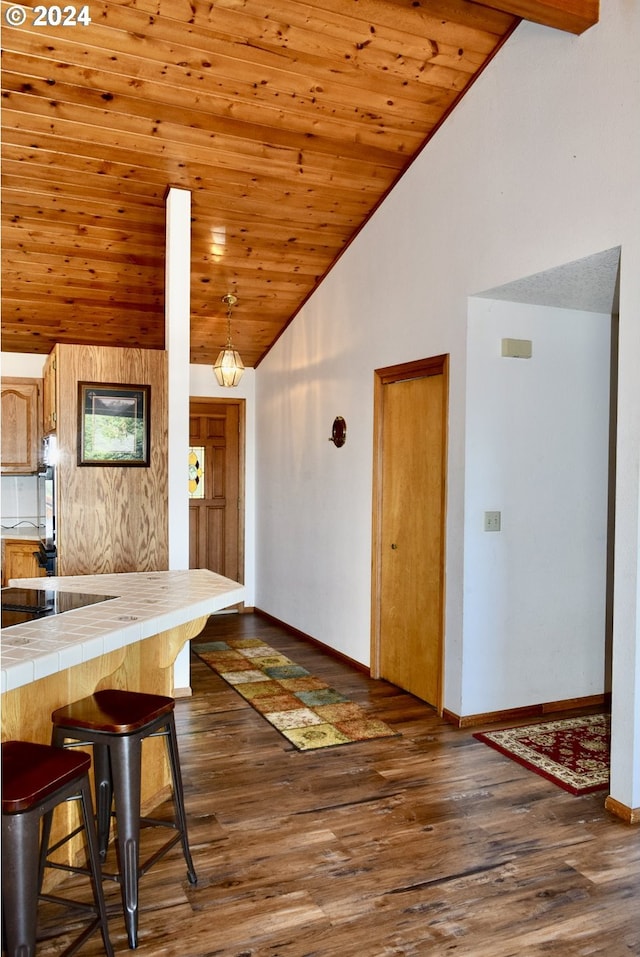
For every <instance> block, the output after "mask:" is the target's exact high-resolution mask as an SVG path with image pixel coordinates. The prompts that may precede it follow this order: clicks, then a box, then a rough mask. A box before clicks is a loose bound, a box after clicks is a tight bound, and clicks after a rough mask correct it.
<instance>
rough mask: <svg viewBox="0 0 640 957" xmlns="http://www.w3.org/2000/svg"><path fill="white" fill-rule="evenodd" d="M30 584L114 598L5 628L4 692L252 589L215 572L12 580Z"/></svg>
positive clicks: (0, 640)
mask: <svg viewBox="0 0 640 957" xmlns="http://www.w3.org/2000/svg"><path fill="white" fill-rule="evenodd" d="M10 584H12V585H19V586H20V587H22V588H39V589H45V590H49V589H50V590H52V591H60V592H63V591H64V592H82V593H83V594H92V595H113V596H114V597H113V600H112V601H103V602H98V603H97V604H94V605H87V606H86V607H84V608H76V609H74V610H72V611H66V612H64V614H61V615H52V616H51V617H49V618H41V619H39V620H38V621H33V622H26V623H25V624H22V625H12V626H11V627H10V628H3V629H2V631H1V632H0V646H1V651H2V671H1V681H2V684H1V686H0V690H2V692H5V691H12V690H13V689H15V688H20V687H21V686H22V685H27V684H30V683H31V682H32V681H37V680H38V679H39V678H46V677H47V676H48V675H52V674H56V673H57V672H59V671H64V670H65V669H66V668H70V667H73V666H74V665H79V664H82V662H83V661H90V660H91V659H92V658H97V657H99V656H100V655H103V654H107V653H108V652H110V651H115V650H116V649H118V648H122V647H124V646H125V645H130V644H133V643H134V642H136V641H142V640H143V639H144V638H149V637H151V636H152V635H157V634H159V633H160V632H162V631H167V630H168V629H169V628H175V627H177V626H178V625H183V624H185V622H188V621H193V620H194V619H195V618H200V617H202V616H204V615H210V614H212V613H213V612H214V611H219V610H220V609H222V608H228V607H229V606H230V605H235V604H236V603H237V602H240V601H242V600H243V598H244V586H243V585H240V584H239V583H238V582H234V581H231V579H229V578H223V577H222V575H216V574H215V573H214V572H211V571H208V570H207V569H203V568H200V569H191V570H186V571H174V572H127V573H124V574H120V575H72V576H69V577H54V578H21V579H12V580H11V582H10Z"/></svg>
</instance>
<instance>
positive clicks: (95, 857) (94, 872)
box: [80, 778, 113, 957]
mask: <svg viewBox="0 0 640 957" xmlns="http://www.w3.org/2000/svg"><path fill="white" fill-rule="evenodd" d="M80 807H81V809H82V821H83V823H84V830H85V835H86V838H87V854H88V857H89V870H90V872H91V874H90V876H91V884H92V887H93V898H94V900H95V903H96V910H97V919H98V921H99V923H100V931H101V933H102V941H103V943H104V949H105V951H106V953H107V957H113V947H112V945H111V940H110V938H109V931H108V929H107V906H106V904H105V900H104V893H103V890H102V873H101V870H100V851H99V848H98V838H97V835H96V830H95V826H94V823H93V809H92V803H91V789H90V788H89V779H88V778H87V779H86V780H85V781H84V782H83V784H82V786H81V788H80Z"/></svg>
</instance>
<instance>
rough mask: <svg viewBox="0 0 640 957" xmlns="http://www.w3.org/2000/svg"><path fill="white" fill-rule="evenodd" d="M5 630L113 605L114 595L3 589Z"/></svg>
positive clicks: (0, 593)
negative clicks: (97, 605) (90, 607)
mask: <svg viewBox="0 0 640 957" xmlns="http://www.w3.org/2000/svg"><path fill="white" fill-rule="evenodd" d="M0 597H1V604H2V609H1V610H2V628H8V627H9V626H10V625H20V624H22V623H23V622H25V621H36V620H37V619H38V618H47V617H48V616H49V615H61V614H62V613H63V612H65V611H72V609H74V608H84V607H85V605H94V604H95V603H96V602H99V601H109V599H111V598H113V597H114V596H113V595H83V594H82V593H80V592H70V591H53V590H51V589H44V588H43V589H40V588H14V587H9V588H3V589H2V590H1V591H0Z"/></svg>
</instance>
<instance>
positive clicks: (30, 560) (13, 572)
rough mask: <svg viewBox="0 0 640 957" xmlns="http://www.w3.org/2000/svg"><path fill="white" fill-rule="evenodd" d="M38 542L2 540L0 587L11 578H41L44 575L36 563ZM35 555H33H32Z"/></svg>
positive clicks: (32, 540)
mask: <svg viewBox="0 0 640 957" xmlns="http://www.w3.org/2000/svg"><path fill="white" fill-rule="evenodd" d="M37 552H38V542H37V541H35V540H34V539H24V538H16V539H12V538H3V539H2V587H3V588H4V587H5V585H6V584H7V583H8V582H9V580H10V579H11V578H42V577H43V576H44V574H45V571H44V569H43V568H40V566H39V565H38V562H37V561H36V557H35V556H36V554H37ZM34 553H35V554H34Z"/></svg>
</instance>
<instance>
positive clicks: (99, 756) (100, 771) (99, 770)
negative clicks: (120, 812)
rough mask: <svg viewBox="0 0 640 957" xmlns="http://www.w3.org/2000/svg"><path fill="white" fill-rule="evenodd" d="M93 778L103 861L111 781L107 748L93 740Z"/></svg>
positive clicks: (111, 789) (105, 850)
mask: <svg viewBox="0 0 640 957" xmlns="http://www.w3.org/2000/svg"><path fill="white" fill-rule="evenodd" d="M93 779H94V782H95V792H96V823H97V829H98V847H99V849H100V860H101V861H103V862H104V860H105V858H106V856H107V848H108V846H109V835H110V833H111V803H112V801H113V783H112V777H111V762H110V759H109V748H108V747H107V745H105V744H98V742H97V741H94V742H93Z"/></svg>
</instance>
